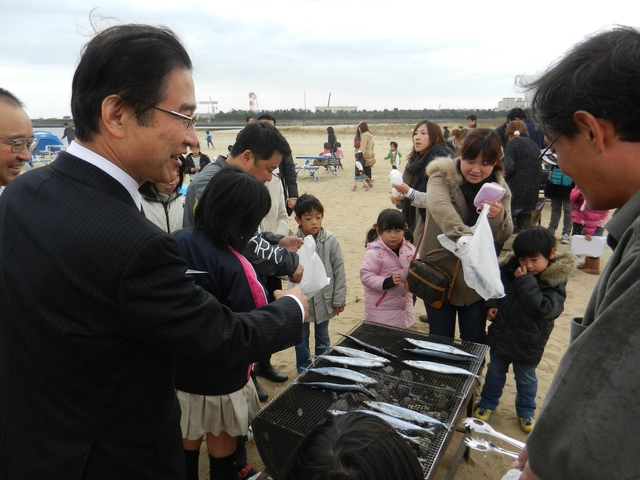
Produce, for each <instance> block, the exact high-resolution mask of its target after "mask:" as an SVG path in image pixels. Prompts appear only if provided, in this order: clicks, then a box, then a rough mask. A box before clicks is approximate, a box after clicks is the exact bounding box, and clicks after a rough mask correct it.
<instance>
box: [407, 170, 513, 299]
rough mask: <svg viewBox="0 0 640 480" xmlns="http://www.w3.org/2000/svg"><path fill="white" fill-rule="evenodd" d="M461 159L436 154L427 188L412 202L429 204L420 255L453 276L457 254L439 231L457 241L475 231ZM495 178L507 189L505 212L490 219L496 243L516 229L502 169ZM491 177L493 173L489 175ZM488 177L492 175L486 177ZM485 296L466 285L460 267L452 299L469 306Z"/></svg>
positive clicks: (418, 204)
mask: <svg viewBox="0 0 640 480" xmlns="http://www.w3.org/2000/svg"><path fill="white" fill-rule="evenodd" d="M459 163H460V161H459V160H452V159H450V158H437V159H435V160H433V161H432V162H431V163H429V165H428V166H427V175H428V177H429V181H428V183H427V192H426V193H423V192H416V195H415V197H414V199H413V205H414V206H417V207H420V206H422V207H426V218H425V230H424V231H425V234H424V238H423V239H422V243H421V244H420V251H419V256H420V258H421V259H423V260H426V261H428V262H431V263H434V264H435V265H437V266H438V267H439V268H441V269H442V270H443V271H445V272H447V273H448V274H449V275H451V276H452V277H453V273H454V270H455V267H456V263H457V261H458V258H457V257H456V256H455V255H454V254H453V253H452V252H450V251H449V250H447V249H446V248H444V247H443V246H442V245H441V244H440V242H439V241H438V235H440V234H441V233H444V234H445V235H446V236H447V237H449V238H450V239H451V240H453V241H454V242H456V241H457V240H458V239H459V238H460V237H462V236H463V235H472V232H471V227H470V226H468V225H467V224H466V223H465V221H466V219H467V217H468V216H469V213H470V210H471V208H475V207H474V206H473V205H471V206H469V205H468V204H467V201H466V199H465V196H464V193H463V191H462V185H463V182H464V181H465V180H464V179H463V177H462V175H461V173H460V171H459V168H458V165H459ZM493 176H494V177H495V181H496V182H498V183H499V184H500V185H502V186H503V187H504V189H505V192H504V196H503V197H502V200H501V201H500V202H501V203H502V205H503V207H504V208H503V209H502V212H500V214H499V215H497V216H496V217H495V218H490V219H489V226H490V227H491V232H492V233H493V240H494V241H495V242H497V243H504V242H506V241H507V240H508V239H509V237H510V236H511V234H512V233H513V221H512V219H511V191H510V190H509V187H508V186H507V184H506V182H505V181H504V175H503V173H502V171H499V170H498V171H496V170H494V173H493ZM489 178H491V177H489ZM487 180H489V179H487ZM480 299H482V297H481V296H480V295H478V293H477V292H476V291H475V290H474V289H472V288H471V287H469V286H467V284H466V282H465V280H464V271H463V269H462V268H460V269H459V270H458V274H457V275H456V281H455V283H454V286H453V290H452V291H451V298H450V299H449V302H450V303H451V304H452V305H456V306H467V305H471V304H472V303H475V302H477V301H478V300H480Z"/></svg>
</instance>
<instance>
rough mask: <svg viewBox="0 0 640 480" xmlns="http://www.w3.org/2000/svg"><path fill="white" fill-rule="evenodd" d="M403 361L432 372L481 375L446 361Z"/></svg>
mask: <svg viewBox="0 0 640 480" xmlns="http://www.w3.org/2000/svg"><path fill="white" fill-rule="evenodd" d="M402 363H404V364H405V365H409V366H410V367H413V368H420V369H422V370H428V371H430V372H436V373H443V374H445V375H471V376H472V377H476V378H480V376H479V375H475V374H473V373H471V372H470V371H469V370H465V369H464V368H460V367H453V366H451V365H445V364H444V363H435V362H429V361H427V360H403V361H402Z"/></svg>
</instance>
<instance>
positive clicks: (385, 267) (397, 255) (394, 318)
mask: <svg viewBox="0 0 640 480" xmlns="http://www.w3.org/2000/svg"><path fill="white" fill-rule="evenodd" d="M406 229H407V226H406V222H405V220H404V217H403V216H402V213H401V212H400V211H399V210H396V209H391V208H389V209H386V210H383V211H382V212H381V213H380V215H378V221H377V222H376V224H375V225H374V229H372V230H374V231H375V235H376V236H377V237H376V238H375V240H373V241H371V242H369V243H368V244H367V252H366V253H365V255H364V260H363V261H362V267H361V268H360V280H361V281H362V285H364V319H365V321H366V322H375V323H382V324H385V325H389V326H391V327H398V328H409V327H410V326H411V325H413V322H414V320H415V318H414V313H413V295H412V294H411V293H409V292H407V291H406V290H405V288H404V281H405V279H406V278H407V272H408V270H409V264H410V263H411V259H412V258H413V255H414V253H415V250H416V249H415V247H414V246H413V245H412V244H411V243H410V242H408V241H407V240H405V238H404V235H405V231H406Z"/></svg>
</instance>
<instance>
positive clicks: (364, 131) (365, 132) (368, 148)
mask: <svg viewBox="0 0 640 480" xmlns="http://www.w3.org/2000/svg"><path fill="white" fill-rule="evenodd" d="M358 131H359V132H360V152H361V153H362V159H363V160H364V162H363V167H364V173H365V175H366V176H367V177H369V180H371V178H372V177H371V167H373V165H374V164H375V163H376V157H375V154H374V153H373V134H372V133H371V132H370V131H369V126H368V125H367V122H360V125H358Z"/></svg>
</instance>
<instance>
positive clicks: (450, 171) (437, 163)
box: [427, 157, 504, 187]
mask: <svg viewBox="0 0 640 480" xmlns="http://www.w3.org/2000/svg"><path fill="white" fill-rule="evenodd" d="M459 163H460V160H459V159H457V158H456V159H451V158H449V157H438V158H434V159H433V160H432V161H431V162H430V163H429V165H427V176H428V177H430V176H432V175H435V174H438V173H439V174H441V175H442V176H443V177H444V178H445V180H446V181H447V182H448V183H449V184H450V185H451V186H452V187H453V186H455V185H458V184H460V183H462V182H463V178H462V175H461V174H460V171H459V170H458V164H459ZM493 174H494V175H495V177H496V182H499V183H501V184H502V183H504V172H503V171H502V170H494V173H493Z"/></svg>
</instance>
